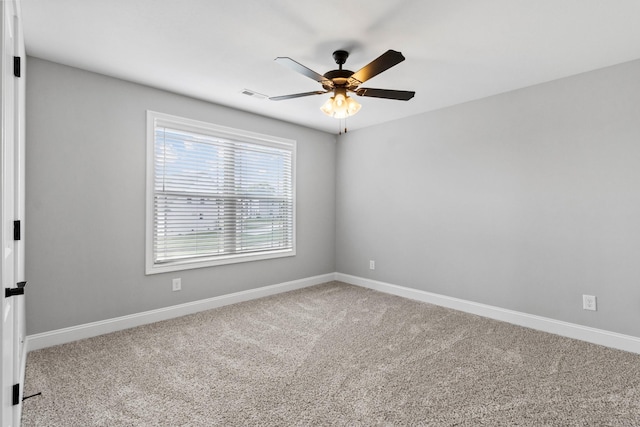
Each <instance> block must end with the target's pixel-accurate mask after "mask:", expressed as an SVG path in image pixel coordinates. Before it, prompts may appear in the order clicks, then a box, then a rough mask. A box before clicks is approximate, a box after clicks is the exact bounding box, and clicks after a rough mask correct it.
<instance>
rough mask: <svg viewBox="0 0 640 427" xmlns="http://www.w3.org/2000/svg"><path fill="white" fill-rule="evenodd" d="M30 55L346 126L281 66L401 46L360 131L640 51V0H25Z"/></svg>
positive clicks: (358, 60) (357, 62)
mask: <svg viewBox="0 0 640 427" xmlns="http://www.w3.org/2000/svg"><path fill="white" fill-rule="evenodd" d="M21 3H22V16H23V21H24V34H25V43H26V49H27V53H28V54H29V55H32V56H36V57H39V58H43V59H47V60H51V61H55V62H58V63H62V64H66V65H71V66H74V67H78V68H82V69H86V70H90V71H94V72H97V73H102V74H106V75H109V76H114V77H118V78H122V79H125V80H130V81H133V82H138V83H143V84H146V85H150V86H154V87H158V88H161V89H166V90H169V91H173V92H177V93H181V94H185V95H189V96H192V97H195V98H200V99H203V100H207V101H211V102H214V103H218V104H223V105H227V106H230V107H234V108H238V109H240V110H245V111H250V112H254V113H258V114H261V115H264V116H268V117H273V118H277V119H282V120H286V121H289V122H293V123H298V124H301V125H304V126H308V127H311V128H315V129H320V130H323V131H327V132H331V133H337V132H338V126H339V123H338V120H336V119H333V118H330V117H327V116H325V115H324V114H322V112H321V111H320V109H319V108H320V106H321V105H322V103H323V102H324V100H325V99H326V98H328V96H329V95H318V96H310V97H305V98H298V99H292V100H286V101H271V100H268V99H258V98H256V97H250V96H247V95H244V94H242V93H241V92H242V91H243V90H244V89H250V90H252V91H255V92H258V93H261V94H265V95H268V96H276V95H286V94H291V93H298V92H309V91H314V90H321V87H320V84H319V83H317V82H315V81H313V80H311V79H309V78H307V77H304V76H302V75H300V74H297V73H295V72H294V71H292V70H290V69H288V68H285V67H283V66H281V65H279V64H277V63H276V62H274V58H276V57H278V56H288V57H291V58H293V59H295V60H296V61H298V62H300V63H302V64H304V65H305V66H307V67H308V68H311V69H312V70H314V71H316V72H318V73H320V74H324V73H325V72H326V71H328V70H332V69H335V68H337V66H336V64H335V63H334V61H333V58H332V56H331V54H332V52H333V51H334V50H337V49H345V50H348V51H350V52H351V56H350V57H349V59H348V60H347V63H346V65H345V68H347V69H350V70H353V71H357V70H358V69H360V68H361V67H362V66H364V65H366V64H367V63H369V62H370V61H371V60H373V59H375V58H376V57H378V56H379V55H381V54H382V53H383V52H385V51H386V50H388V49H394V50H398V51H401V52H402V53H403V54H404V56H405V57H406V58H407V59H406V61H404V62H402V63H400V64H399V65H397V66H395V67H393V68H391V69H389V70H387V71H385V72H384V73H382V74H380V75H378V76H376V77H374V78H372V79H371V80H369V81H368V82H366V83H365V84H363V85H362V87H373V88H383V89H399V90H415V91H416V96H415V98H413V99H412V100H410V101H407V102H404V101H393V100H386V99H377V98H364V97H358V98H357V100H358V101H359V102H360V103H361V104H362V109H361V110H360V112H359V113H358V114H357V115H356V116H354V117H352V118H349V119H348V123H347V125H348V127H349V129H350V130H354V129H358V128H363V127H366V126H371V125H373V124H376V123H380V122H384V121H388V120H393V119H397V118H401V117H406V116H410V115H414V114H419V113H422V112H426V111H430V110H434V109H438V108H442V107H446V106H450V105H454V104H458V103H462V102H466V101H470V100H473V99H478V98H482V97H486V96H490V95H494V94H497V93H502V92H506V91H510V90H513V89H517V88H521V87H526V86H531V85H534V84H537V83H541V82H545V81H549V80H554V79H558V78H561V77H566V76H570V75H574V74H578V73H581V72H585V71H590V70H594V69H597V68H602V67H606V66H609V65H614V64H618V63H622V62H626V61H630V60H634V59H637V58H640V24H638V17H640V0H607V1H605V0H342V1H337V0H324V1H322V2H317V1H308V0H269V1H265V0H231V1H230V0H226V1H222V0H22V1H21ZM639 78H640V76H639Z"/></svg>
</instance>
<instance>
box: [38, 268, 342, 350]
mask: <svg viewBox="0 0 640 427" xmlns="http://www.w3.org/2000/svg"><path fill="white" fill-rule="evenodd" d="M332 280H335V273H329V274H323V275H320V276H313V277H308V278H305V279H300V280H293V281H291V282H285V283H279V284H276V285H271V286H264V287H261V288H257V289H250V290H247V291H242V292H235V293H232V294H228V295H222V296H219V297H214V298H207V299H204V300H200V301H194V302H189V303H185V304H179V305H174V306H171V307H165V308H160V309H157V310H150V311H145V312H142V313H136V314H131V315H128V316H122V317H116V318H114V319H107V320H102V321H99V322H91V323H86V324H83V325H78V326H72V327H69V328H64V329H57V330H54V331H49V332H43V333H40V334H34V335H28V336H27V342H26V345H27V350H28V351H33V350H39V349H41V348H46V347H52V346H54V345H59V344H65V343H68V342H72V341H77V340H80V339H84V338H91V337H95V336H98V335H103V334H107V333H110V332H116V331H120V330H123V329H128V328H133V327H135V326H141V325H146V324H149V323H153V322H159V321H162V320H168V319H173V318H176V317H181V316H186V315H188V314H193V313H198V312H200V311H204V310H211V309H213V308H218V307H222V306H225V305H230V304H236V303H239V302H243V301H249V300H252V299H257V298H262V297H266V296H269V295H275V294H279V293H282V292H288V291H293V290H296V289H302V288H306V287H309V286H314V285H319V284H321V283H325V282H330V281H332Z"/></svg>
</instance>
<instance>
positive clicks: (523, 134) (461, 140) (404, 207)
mask: <svg viewBox="0 0 640 427" xmlns="http://www.w3.org/2000/svg"><path fill="white" fill-rule="evenodd" d="M416 96H421V94H417V95H416ZM423 96H426V95H423ZM389 108H392V106H391V105H390V107H389ZM361 114H365V112H361ZM337 159H338V160H337V162H338V166H337V185H338V187H337V201H336V207H337V214H336V218H337V231H336V236H337V237H336V245H337V246H336V264H337V271H339V272H341V273H346V274H352V275H356V276H361V277H366V278H371V279H375V280H380V281H384V282H389V283H393V284H397V285H401V286H407V287H411V288H416V289H421V290H425V291H430V292H435V293H439V294H443V295H449V296H453V297H458V298H462V299H465V300H471V301H476V302H480V303H486V304H490V305H494V306H498V307H504V308H508V309H513V310H517V311H520V312H525V313H532V314H536V315H541V316H545V317H549V318H553V319H558V320H564V321H569V322H573V323H578V324H582V325H587V326H592V327H596V328H602V329H605V330H609V331H615V332H619V333H624V334H629V335H633V336H640V61H634V62H630V63H626V64H622V65H618V66H615V67H610V68H606V69H602V70H597V71H594V72H590V73H585V74H581V75H578V76H574V77H570V78H566V79H562V80H557V81H553V82H550V83H546V84H541V85H537V86H534V87H529V88H525V89H522V90H518V91H514V92H510V93H505V94H501V95H498V96H494V97H491V98H486V99H482V100H478V101H474V102H470V103H466V104H463V105H458V106H454V107H451V108H447V109H443V110H439V111H435V112H431V113H427V114H422V115H419V116H414V117H410V118H407V119H404V120H400V121H395V122H391V123H386V124H381V125H378V126H375V127H372V128H368V129H363V130H358V131H353V132H349V133H348V134H345V135H343V136H341V137H339V139H338V153H337ZM370 259H373V260H375V261H376V270H374V271H372V270H369V269H368V266H369V260H370ZM582 294H593V295H596V296H597V297H598V311H597V312H589V311H584V310H582Z"/></svg>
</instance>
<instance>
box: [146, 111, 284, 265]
mask: <svg viewBox="0 0 640 427" xmlns="http://www.w3.org/2000/svg"><path fill="white" fill-rule="evenodd" d="M168 121H169V120H167V119H166V117H164V118H163V120H162V122H163V123H162V125H158V124H155V125H154V134H153V156H154V158H153V171H154V173H153V183H152V186H153V242H152V250H153V256H152V260H153V264H154V265H162V264H171V263H175V262H181V261H184V260H197V259H203V260H215V259H218V258H224V259H228V258H230V257H240V256H249V255H255V254H270V253H276V252H287V251H289V252H292V253H293V250H294V247H295V242H294V239H295V232H294V229H295V218H294V213H295V202H294V177H293V171H294V166H293V162H294V160H295V158H294V146H293V144H290V143H289V144H287V143H281V142H277V143H274V142H273V141H267V142H263V141H260V140H258V141H255V142H253V141H252V142H248V141H247V140H246V139H250V138H246V136H245V135H243V137H242V138H238V140H236V139H233V138H229V135H227V134H225V135H219V136H217V135H216V132H215V129H214V131H213V132H211V131H210V130H209V129H207V130H206V131H205V132H202V133H199V132H194V131H193V130H191V129H190V126H184V128H181V126H180V125H181V123H180V122H179V120H176V122H175V123H171V126H167V125H166V123H167V122H168ZM291 142H293V141H291Z"/></svg>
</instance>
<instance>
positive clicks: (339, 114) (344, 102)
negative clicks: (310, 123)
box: [320, 92, 362, 119]
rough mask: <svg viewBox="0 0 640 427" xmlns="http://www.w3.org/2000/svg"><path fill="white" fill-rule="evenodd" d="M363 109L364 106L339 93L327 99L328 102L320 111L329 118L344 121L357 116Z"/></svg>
mask: <svg viewBox="0 0 640 427" xmlns="http://www.w3.org/2000/svg"><path fill="white" fill-rule="evenodd" d="M361 107H362V106H361V105H360V104H359V103H358V102H357V101H356V100H355V99H353V98H351V97H349V96H346V95H345V94H343V93H341V92H338V93H336V95H335V96H332V97H331V98H329V99H327V102H325V103H324V105H322V107H320V110H322V112H323V113H325V114H326V115H327V116H330V117H334V118H336V119H344V118H346V117H349V116H353V115H355V114H356V113H357V112H358V111H360V108H361Z"/></svg>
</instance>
